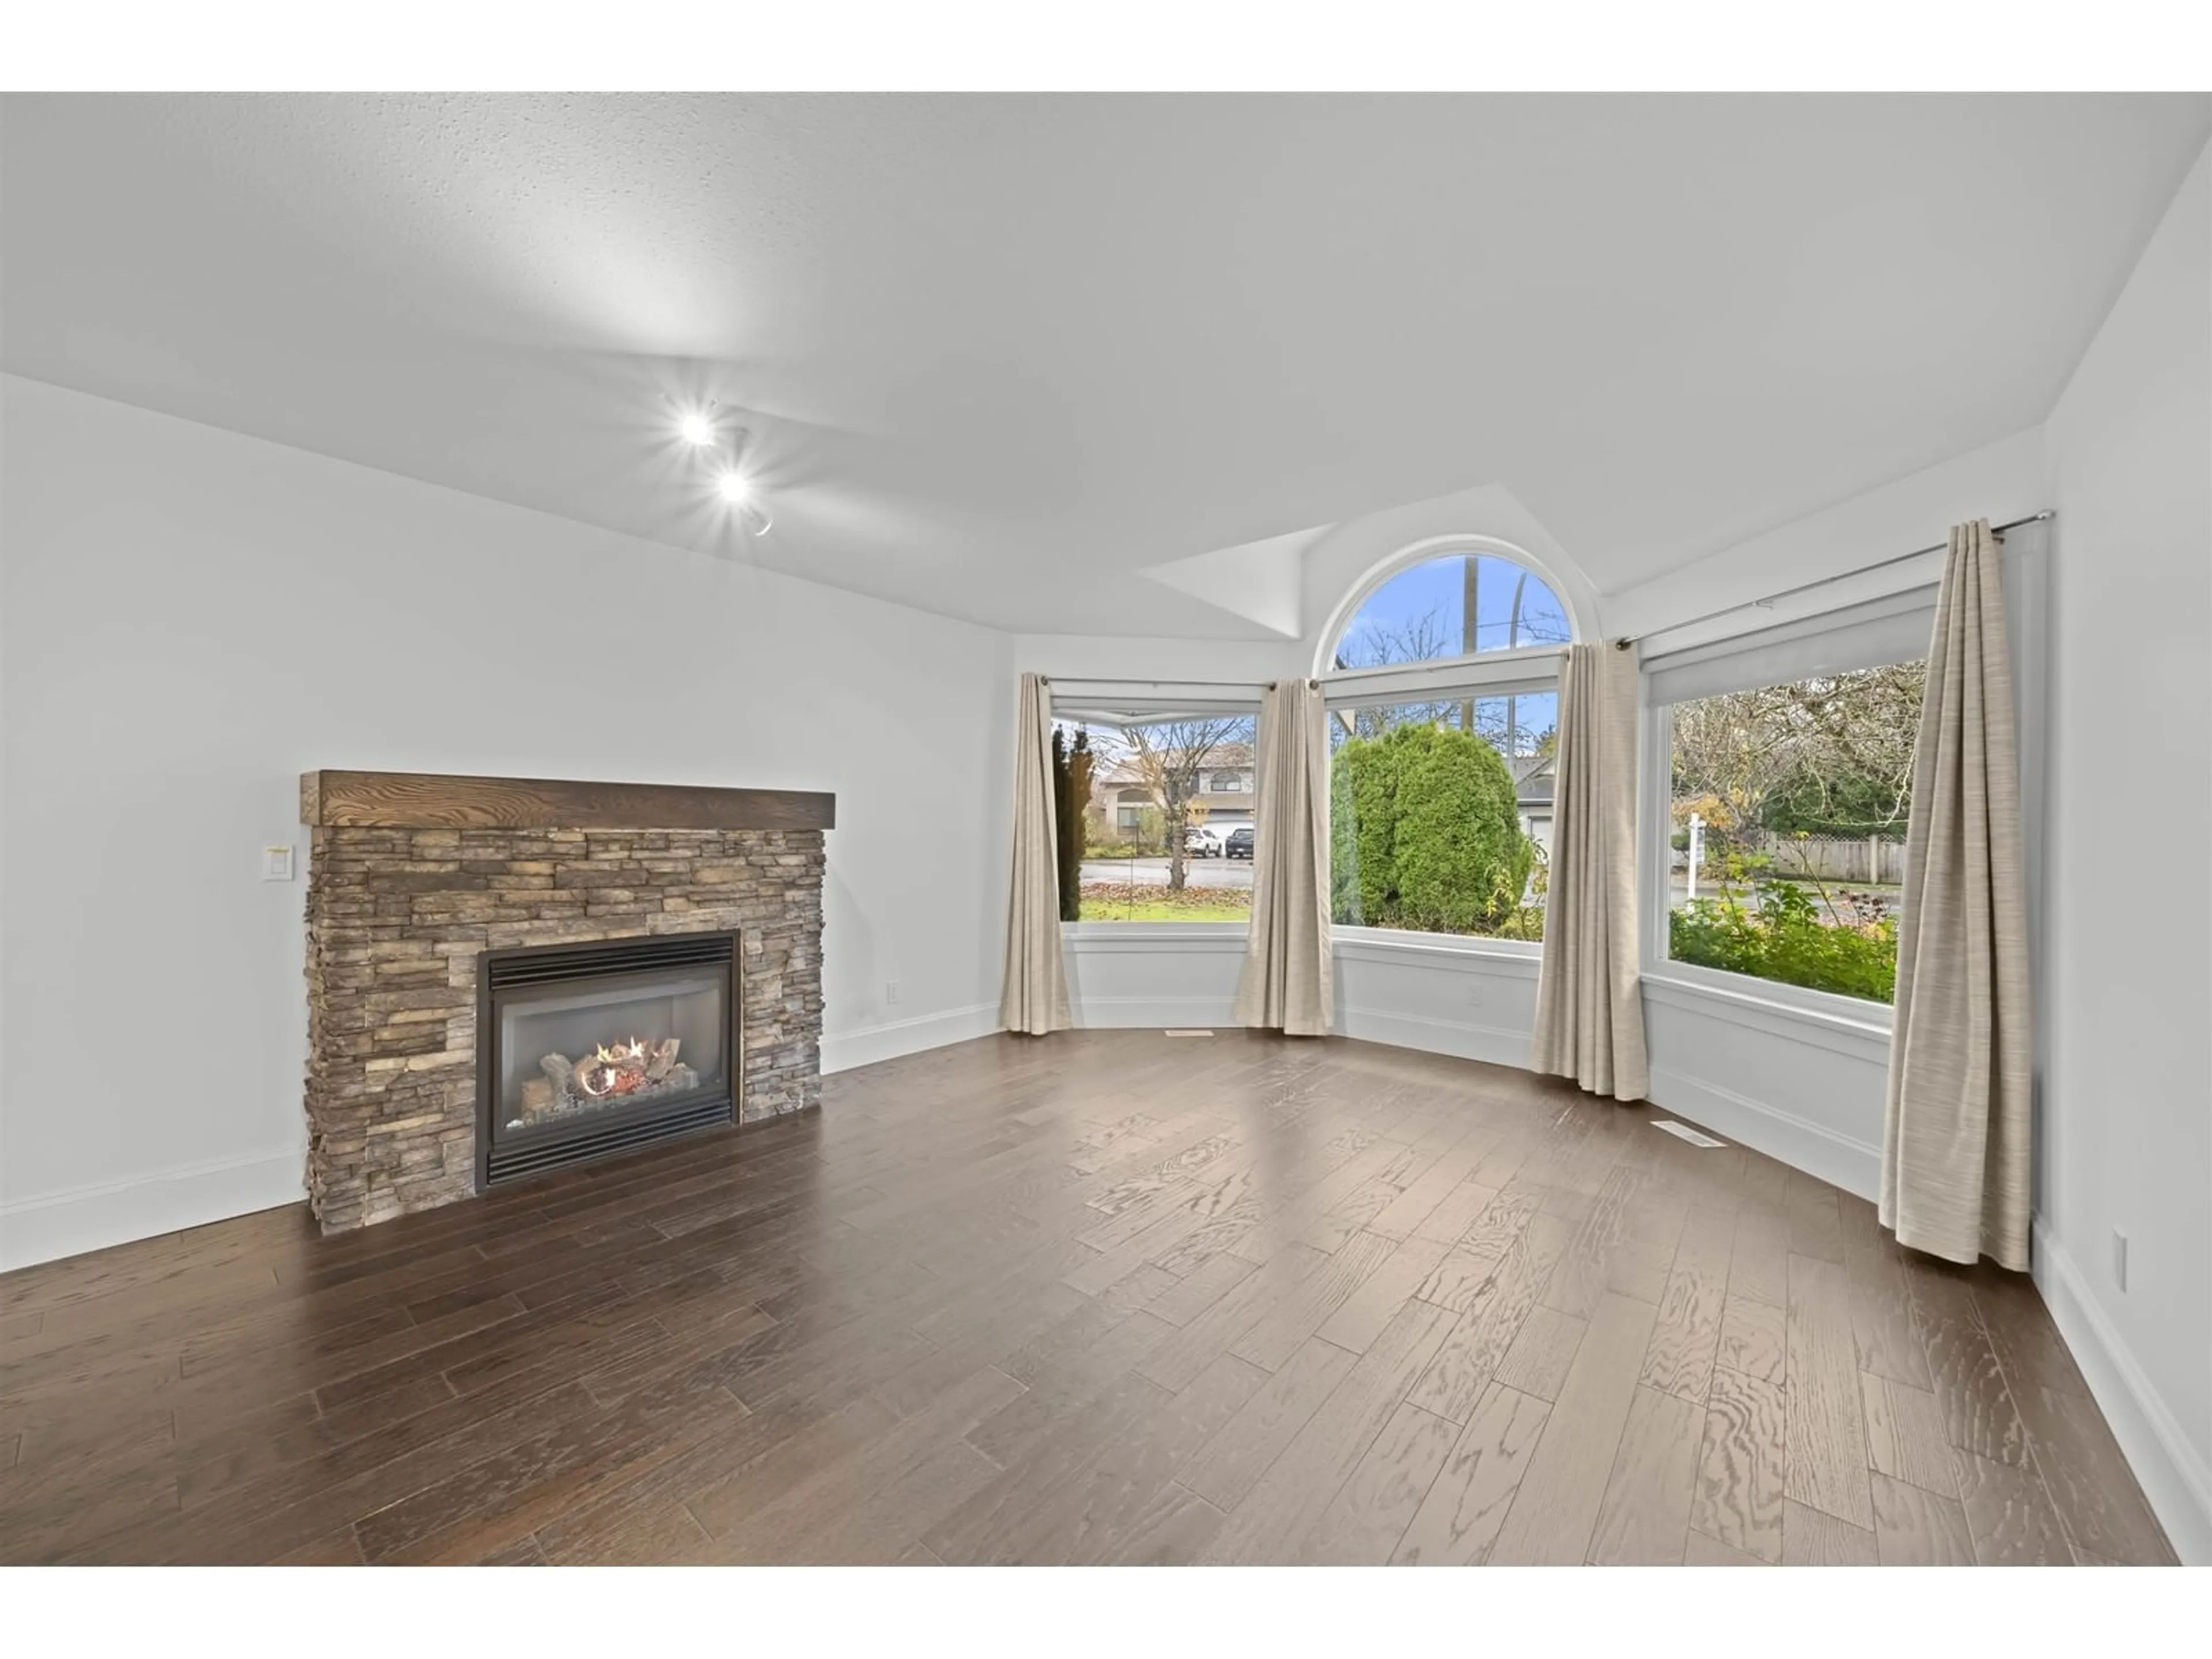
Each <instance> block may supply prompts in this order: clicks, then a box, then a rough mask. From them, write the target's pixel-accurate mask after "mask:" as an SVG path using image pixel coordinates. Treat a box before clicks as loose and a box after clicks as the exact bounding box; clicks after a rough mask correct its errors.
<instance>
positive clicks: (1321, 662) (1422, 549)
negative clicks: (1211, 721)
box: [1313, 531, 1596, 684]
mask: <svg viewBox="0 0 2212 1659" xmlns="http://www.w3.org/2000/svg"><path fill="white" fill-rule="evenodd" d="M1455 555H1465V556H1471V557H1480V558H1487V559H1498V560H1502V561H1504V562H1505V563H1507V564H1517V565H1519V566H1520V567H1521V568H1522V569H1524V570H1526V571H1527V572H1528V574H1530V575H1532V576H1534V577H1535V578H1536V579H1537V580H1539V581H1541V582H1542V583H1543V584H1544V586H1546V587H1547V589H1549V590H1550V592H1551V595H1552V597H1553V599H1556V600H1558V601H1559V610H1560V613H1561V614H1562V615H1564V616H1565V617H1566V619H1567V633H1568V635H1569V640H1568V641H1567V642H1568V643H1569V644H1580V643H1582V642H1583V641H1585V640H1589V639H1594V638H1595V637H1596V629H1595V617H1589V616H1587V615H1585V614H1584V613H1583V606H1582V605H1581V604H1580V603H1579V602H1578V600H1577V597H1576V592H1577V590H1576V589H1575V587H1574V586H1573V585H1572V584H1571V583H1569V582H1567V581H1565V580H1562V578H1561V576H1560V574H1559V573H1558V572H1557V571H1555V570H1553V568H1552V567H1551V566H1550V565H1549V564H1548V563H1547V562H1546V561H1545V560H1543V559H1542V558H1541V557H1540V556H1537V555H1536V554H1534V553H1532V552H1530V551H1529V550H1528V549H1527V548H1525V547H1522V546H1520V545H1519V544H1516V543H1514V542H1509V541H1506V540H1504V539H1503V538H1499V537H1496V536H1485V535H1480V534H1477V533H1475V532H1467V531H1457V532H1452V533H1450V534H1449V535H1443V536H1426V537H1424V538H1421V539H1420V540H1419V541H1416V542H1412V543H1409V544H1407V545H1406V546H1404V547H1401V548H1400V549H1399V550H1397V551H1396V552H1395V553H1393V554H1391V555H1390V556H1389V557H1387V558H1384V559H1382V560H1379V561H1377V562H1376V563H1375V564H1374V565H1372V566H1370V568H1369V569H1368V572H1367V574H1365V575H1364V576H1362V577H1361V578H1360V579H1359V580H1358V581H1357V582H1355V583H1353V584H1352V588H1351V590H1350V591H1349V592H1346V594H1345V596H1344V597H1343V598H1342V599H1339V600H1338V601H1337V604H1336V608H1335V609H1334V610H1333V611H1330V612H1329V616H1328V623H1326V624H1325V625H1324V626H1323V627H1322V630H1321V634H1320V636H1319V643H1318V645H1317V647H1316V650H1315V653H1314V666H1313V677H1314V678H1316V679H1317V680H1320V681H1322V683H1323V684H1328V683H1329V682H1331V681H1335V680H1342V679H1350V678H1355V677H1358V676H1362V675H1371V676H1381V675H1386V674H1402V673H1408V672H1420V671H1431V670H1438V669H1442V670H1447V671H1454V670H1456V671H1466V670H1471V669H1473V668H1474V666H1475V665H1478V664H1489V663H1493V662H1496V661H1498V660H1499V659H1513V658H1533V657H1538V656H1544V655H1556V654H1557V653H1559V651H1561V650H1562V649H1563V648H1564V647H1562V646H1560V645H1559V644H1556V643H1551V642H1547V643H1544V644H1541V645H1523V646H1514V647H1508V648H1506V649H1504V650H1500V651H1479V652H1475V653H1472V654H1468V653H1462V654H1461V655H1459V656H1455V657H1435V658H1431V659H1430V660H1428V661H1426V662H1419V663H1385V664H1382V665H1377V666H1376V667H1371V668H1339V667H1337V666H1336V651H1337V647H1339V646H1340V645H1342V644H1343V643H1344V636H1345V635H1346V633H1347V632H1349V631H1350V629H1351V628H1352V623H1355V622H1357V621H1358V619H1359V612H1360V611H1361V610H1362V608H1364V606H1365V605H1366V604H1367V601H1368V600H1370V599H1372V598H1374V597H1375V594H1376V590H1377V589H1379V588H1380V587H1382V586H1383V584H1384V583H1385V582H1388V581H1389V580H1391V579H1392V578H1393V577H1395V576H1397V575H1400V574H1402V573H1403V572H1405V571H1407V570H1410V569H1412V568H1413V567H1414V566H1415V565H1418V564H1426V563H1428V562H1430V561H1431V560H1434V559H1447V558H1451V557H1453V556H1455Z"/></svg>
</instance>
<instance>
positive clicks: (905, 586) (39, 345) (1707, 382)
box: [0, 94, 2212, 635]
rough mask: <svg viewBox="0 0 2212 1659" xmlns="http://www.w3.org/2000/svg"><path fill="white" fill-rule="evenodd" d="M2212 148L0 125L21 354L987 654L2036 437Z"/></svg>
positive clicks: (1746, 130)
mask: <svg viewBox="0 0 2212 1659" xmlns="http://www.w3.org/2000/svg"><path fill="white" fill-rule="evenodd" d="M2208 128H2212V101H2208V100H2206V99H2205V98H2203V97H2197V96H2188V97H2142V96H2093V97H2061V96H2050V97H2045V96H2034V97H2026V96H2021V97H2011V96H2007V97H1995V96H1982V97H1965V96H1960V97H1614V96H1605V97H1564V96H1496V95H1487V96H1474V95H1468V96H1460V95H1451V96H1426V97H1407V96H1389V97H1383V96H1338V95H1328V96H1212V97H1185V96H1149V95H1148V96H1112V97H1075V96H951V95H947V96H920V97H917V96H846V95H838V96H775V97H756V96H745V95H719V96H717V95H697V96H695V95H653V96H638V95H629V96H555V95H525V96H487V95H460V96H445V95H439V96H410V97H392V98H387V97H368V96H343V97H330V96H304V95H302V96H281V97H268V96H258V97H228V96H224V97H213V96H194V97H173V96H159V97H129V98H118V97H64V96H43V95H33V96H26V95H20V94H18V95H11V96H9V98H8V100H6V106H5V144H6V155H5V163H4V165H5V174H4V190H5V194H4V197H0V206H4V221H0V237H4V246H3V247H0V254H4V259H5V264H4V267H0V269H4V283H5V289H4V293H0V302H3V303H4V307H5V311H4V330H5V331H4V337H0V360H4V362H5V365H6V367H7V368H9V369H10V370H12V371H15V372H17V373H21V374H28V375H33V376H35V377H38V378H41V379H45V380H54V381H58V382H60V383H62V384H64V385H68V386H76V387H79V388H82V389H83V390H86V391H89V392H96V393H100V394H103V395H106V396H109V397H113V398H123V399H125V400H128V401H131V402H133V403H138V404H146V405H149V406H150V407H152V408H155V409H160V410H168V411H170V412H173V413H175V414H179V415H183V416H190V417H192V418H195V419H198V420H203V421H208V422H214V423H216V424H218V425H222V426H227V427H231V428H237V429H239V430H241V431H245V432H249V433H253V434H257V435H261V436H264V437H268V438H273V439H276V440H279V441H283V442H287V443H291V444H296V445H300V446H301V447H307V448H309V449H314V450H319V451H323V452H325V453H330V454H333V455H339V456H343V457H347V458H349V459H354V460H358V461H362V462H365V463H368V464H369V465H374V466H380V467H385V468H388V469H390V470H392V471H396V472H401V473H405V474H409V475H411V476H414V477H420V478H424V479H429V480H432V481H435V482H436V483H444V484H449V485H452V486H454V487H456V488H459V489H466V490H472V491H475V492H477V493H479V494H482V495H489V496H494V497H497V498H499V499H501V500H506V501H516V502H520V503H524V504H526V505H528V506H532V507H539V508H542V509H544V510H545V511H548V512H551V513H561V514H563V515H566V516H568V517H570V518H574V519H579V520H585V521H586V522H590V523H593V524H599V525H603V526H609V527H611V528H616V529H620V530H623V531H627V532H632V533H634V534H637V535H641V536H646V537H650V538H656V539H659V540H662V541H665V542H670V543H673V544H679V545H684V546H690V547H696V548H702V549H711V550H716V551H719V552H721V553H724V554H725V555H726V556H731V557H736V558H743V559H747V560H751V561H756V562H760V563H763V564H766V565H770V566H773V567H775V568H781V569H786V570H790V571H793V572H796V573H798V574H804V575H807V576H811V577H813V578H815V579H817V580H823V581H828V582H831V583H835V584H836V585H838V586H845V587H849V588H854V589H856V590H860V591H862V592H871V593H877V594H881V595H883V596H884V597H886V598H890V599H899V600H902V601H904V602H907V603H909V604H915V605H922V606H925V607H927V608H928V609H930V610H933V611H944V612H947V613H950V614H953V615H957V616H963V617H973V618H975V619H977V620H980V621H983V622H987V623H994V624H998V625H1000V626H1004V627H1008V628H1014V629H1024V630H1029V631H1036V632H1054V633H1068V632H1096V633H1104V634H1127V633H1179V634H1193V635H1208V634H1218V635H1264V634H1265V633H1266V632H1267V631H1268V626H1267V621H1265V620H1255V619H1254V618H1253V617H1240V616H1238V615H1236V614H1234V612H1233V611H1231V610H1229V609H1225V608H1223V607H1221V606H1219V605H1208V604H1206V603H1204V602H1203V601H1200V600H1196V599H1190V598H1188V597H1186V596H1182V595H1179V594H1178V593H1177V592H1174V591H1171V590H1170V588H1169V587H1168V586H1164V585H1163V584H1162V583H1161V582H1159V581H1158V580H1153V579H1152V578H1150V577H1147V576H1146V575H1144V574H1141V573H1142V572H1143V571H1144V570H1145V569H1146V568H1147V567H1154V566H1158V565H1161V564H1164V563H1167V562H1171V561H1176V560H1180V559H1183V558H1188V557H1191V556H1195V555H1199V554H1202V553H1206V552H1209V551H1211V550H1217V549H1224V548H1231V547H1237V546H1242V545H1243V544H1249V543H1255V542H1261V541H1265V540H1267V539H1268V538H1277V537H1282V536H1286V535H1288V534H1289V533H1291V532H1297V531H1300V530H1303V529H1306V528H1309V527H1312V526H1325V525H1328V524H1331V523H1336V522H1340V521H1342V520H1346V519H1348V518H1352V517H1354V516H1357V515H1358V514H1361V513H1367V512H1370V511H1373V510H1376V509H1378V508H1382V507H1389V506H1391V505H1393V504H1395V503H1401V502H1406V501H1415V500H1420V499H1425V498H1427V497H1431V496H1436V495H1443V494H1445V493H1448V492H1450V491H1454V490H1460V489H1468V488H1472V487H1474V486H1477V485H1481V484H1486V483H1502V484H1504V485H1505V486H1507V487H1509V488H1510V489H1511V490H1512V491H1513V492H1514V493H1515V495H1516V496H1517V497H1518V498H1519V499H1520V500H1521V501H1524V502H1525V503H1526V504H1527V505H1528V507H1529V509H1530V510H1531V511H1533V512H1534V513H1535V514H1536V516H1537V517H1538V518H1539V519H1541V520H1542V521H1543V523H1544V524H1545V526H1547V528H1548V529H1549V531H1550V532H1552V534H1553V536H1554V537H1556V538H1557V539H1558V541H1559V543H1560V544H1562V545H1563V546H1564V547H1565V549H1566V550H1568V552H1569V553H1570V554H1571V556H1573V557H1574V558H1576V559H1577V560H1578V561H1579V562H1581V563H1582V565H1583V568H1585V569H1586V570H1587V571H1588V573H1589V575H1590V577H1591V579H1592V580H1594V581H1595V583H1596V584H1597V585H1598V586H1600V587H1601V588H1604V589H1608V590H1610V589H1614V588H1618V587H1620V586H1625V585H1626V584H1629V583H1632V582H1635V581H1638V580H1644V579H1646V578H1648V577H1650V576H1651V575H1653V574H1657V573H1660V572H1662V571H1664V570H1666V569H1668V568H1673V567H1674V566H1676V565H1679V564H1681V563H1685V562H1689V561H1691V560H1692V559H1694V558H1696V557H1698V556H1701V555H1704V554H1705V553H1708V552H1711V551H1712V550H1716V549H1717V548H1720V547H1723V546H1725V545H1727V544H1730V543H1733V542H1735V541H1736V540H1739V539H1741V538H1743V537H1744V536H1746V535H1747V534H1750V533H1753V532H1757V531H1759V530H1761V529H1764V528H1765V527H1767V526H1771V525H1774V524H1776V523H1778V522H1780V521H1783V520H1788V519H1790V518H1793V517H1796V516H1797V515H1799V514H1801V513H1806V512H1808V511H1811V510H1814V509H1816V508H1819V507H1823V506H1825V505H1826V504H1828V503H1830V502H1832V501H1837V500H1838V499H1840V498H1842V497H1844V496H1848V495H1851V494H1854V493H1856V492H1857V491H1858V490H1861V489H1865V488H1867V487H1869V486H1870V485H1872V484H1875V483H1879V482H1881V481H1883V480H1885V479H1887V478H1890V477H1895V476H1897V475H1899V474H1900V473H1904V472H1906V471H1911V470H1913V469H1915V468H1917V467H1920V466H1923V465H1929V464H1930V463H1933V462H1935V461H1937V460H1940V459H1944V458H1945V457H1947V456H1949V455H1952V454H1954V453H1959V452H1960V451H1962V450H1966V449H1968V448H1971V447H1974V446H1976V445H1978V444H1980V443H1983V442H1984V441H1988V440H1990V439H1991V438H1994V437H1996V436H1999V435H2003V434H2005V433H2008V432H2012V431H2015V430H2017V429H2019V428H2022V427H2026V426H2029V425H2032V424H2033V423H2034V422H2038V421H2039V420H2041V419H2042V418H2043V416H2044V415H2045V413H2046V412H2047V411H2048V410H2049V408H2050V406H2051V403H2052V401H2053V399H2054V398H2056V396H2057V392H2058V391H2059V390H2060V388H2061V386H2063V382H2064V380H2065V378H2066V376H2067V375H2068V374H2069V372H2070V371H2071V369H2072V367H2073V365H2074V363H2075V361H2076V360H2077V359H2078V357H2079V356H2080V354H2081V350H2082V349H2083V348H2084V346H2085V345H2086V344H2087V341H2088V338H2089V337H2090V335H2091V334H2092V333H2093V331H2094V329H2095V327H2096V325H2097V324H2098V323H2099V322H2100V320H2101V319H2102V318H2103V316H2104V314H2105V313H2106V309H2107V308H2108V307H2109V306H2110V304H2111V302H2112V299H2113V297H2114V296H2115V295H2117V293H2118V289H2119V287H2120V284H2121V283H2122V282H2123V281H2124V278H2125V276H2126V274H2127V272H2128V270H2129V269H2130V266H2131V265H2132V264H2133V262H2134V259H2135V258H2136V254H2137V252H2139V251H2140V249H2141V248H2142V245H2143V244H2144V242H2145V241H2146V240H2148V236H2149V234H2150V231H2151V229H2152V228H2153V227H2154V224H2155V223H2156V222H2157V220H2158V217H2159V215H2160V212H2161V211H2162V210H2163V209H2164V207H2165V205H2166V202H2167V200H2168V198H2169V197H2170V196H2171V194H2172V191H2173V189H2174V188H2175V186H2176V185H2178V184H2179V179H2180V178H2181V175H2182V174H2183V173H2184V172H2185V170H2186V168H2187V167H2188V165H2189V163H2190V161H2191V160H2192V159H2193V158H2194V156H2195V155H2196V153H2197V150H2198V149H2201V148H2202V146H2203V143H2204V142H2205V137H2206V134H2207V131H2208ZM706 396H713V397H715V398H720V400H721V401H722V402H723V403H724V404H726V405H732V406H736V407H738V408H741V409H742V410H745V411H747V414H746V416H745V418H748V419H749V420H750V422H751V424H752V425H753V427H754V428H755V429H756V431H757V435H758V440H759V449H760V455H761V467H762V471H763V478H764V481H765V483H767V485H768V486H769V491H770V494H771V496H772V500H773V504H774V510H775V519H776V525H775V531H774V532H772V533H771V534H770V535H769V536H766V537H763V538H758V539H754V538H738V537H737V536H734V535H733V534H732V533H731V532H730V530H729V528H728V526H727V523H726V515H725V513H724V512H723V510H722V509H721V507H720V505H719V503H717V502H715V501H713V499H712V497H711V495H709V494H708V491H707V490H706V489H705V488H704V478H703V477H702V474H701V473H700V472H699V471H698V470H697V469H696V466H694V465H692V464H691V463H690V461H689V460H688V459H687V458H686V457H685V456H684V454H682V453H680V446H678V445H676V444H674V443H672V442H671V440H670V437H669V430H670V427H671V420H672V416H671V412H670V406H669V405H668V404H665V403H664V402H663V401H662V399H663V398H665V397H674V398H678V400H689V399H696V398H703V397H706ZM1186 586H1188V584H1187V585H1186ZM1196 586H1199V587H1200V588H1203V587H1204V586H1206V581H1205V580H1199V581H1198V582H1197V583H1196Z"/></svg>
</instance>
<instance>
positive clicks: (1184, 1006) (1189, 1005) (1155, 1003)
mask: <svg viewBox="0 0 2212 1659" xmlns="http://www.w3.org/2000/svg"><path fill="white" fill-rule="evenodd" d="M1236 1006H1237V999H1236V998H1235V997H1233V996H1219V997H1079V998H1078V999H1077V1000H1076V1004H1075V1023H1076V1024H1078V1025H1079V1026H1083V1027H1086V1028H1088V1029H1091V1030H1109V1029H1111V1030H1119V1029H1121V1028H1124V1027H1140V1026H1146V1025H1158V1026H1163V1027H1164V1026H1170V1025H1178V1026H1181V1025H1205V1026H1214V1025H1235V1024H1237V1022H1236V1020H1235V1019H1234V1018H1231V1014H1232V1013H1233V1012H1234V1010H1235V1008H1236Z"/></svg>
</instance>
